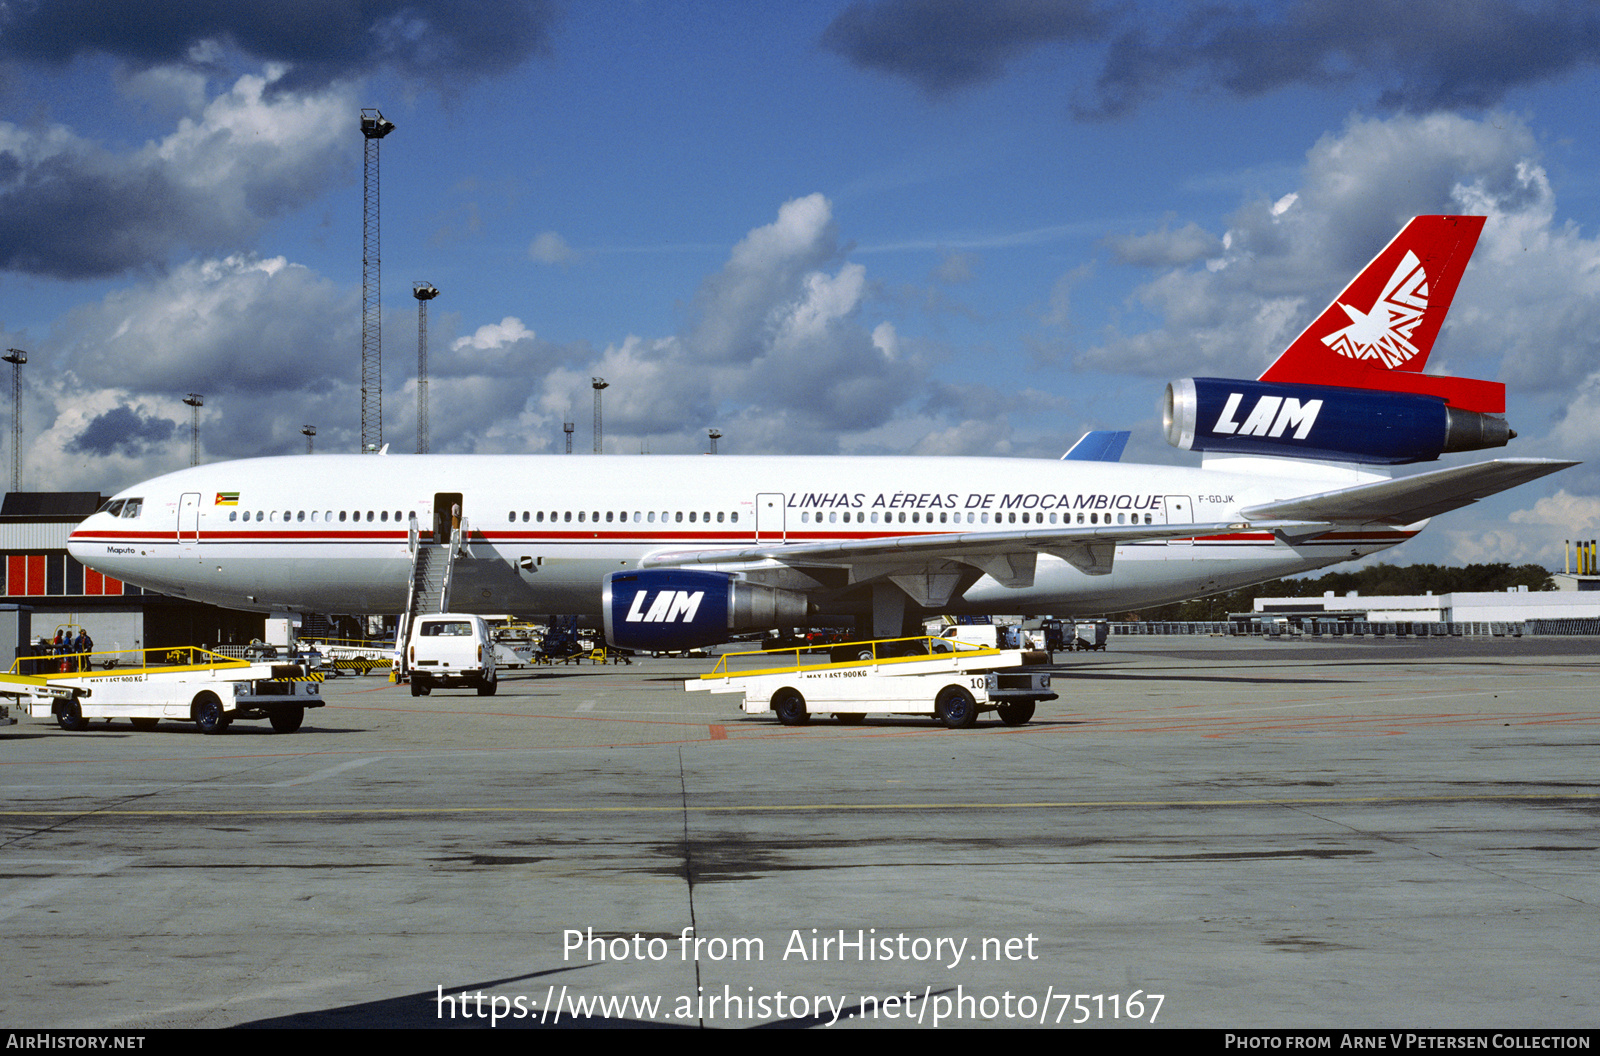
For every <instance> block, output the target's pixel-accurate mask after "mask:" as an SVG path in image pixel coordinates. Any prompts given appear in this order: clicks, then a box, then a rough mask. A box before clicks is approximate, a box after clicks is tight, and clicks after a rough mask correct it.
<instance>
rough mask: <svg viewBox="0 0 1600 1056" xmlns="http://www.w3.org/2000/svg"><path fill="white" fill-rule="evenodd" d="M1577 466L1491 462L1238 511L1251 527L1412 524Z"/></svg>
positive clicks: (1534, 460)
mask: <svg viewBox="0 0 1600 1056" xmlns="http://www.w3.org/2000/svg"><path fill="white" fill-rule="evenodd" d="M1577 464H1578V463H1576V462H1563V461H1560V460H1557V459H1546V458H1504V459H1496V460H1495V461H1493V462H1477V463H1474V464H1473V465H1470V466H1453V467H1451V468H1449V469H1436V470H1433V471H1432V472H1429V473H1418V474H1416V475H1415V476H1410V477H1398V478H1396V479H1394V480H1379V481H1374V482H1373V483H1370V484H1357V485H1356V486H1355V487H1351V488H1341V489H1339V490H1338V491H1325V492H1322V493H1321V494H1318V495H1307V496H1304V497H1302V498H1297V499H1284V500H1283V501H1281V502H1268V503H1264V504H1262V505H1260V506H1251V507H1249V508H1248V509H1246V510H1243V511H1242V512H1243V514H1244V516H1245V517H1247V518H1249V519H1250V520H1251V521H1252V522H1259V521H1262V520H1286V521H1321V522H1326V523H1329V524H1414V523H1416V522H1417V521H1422V520H1426V519H1427V518H1429V517H1434V516H1437V515H1438V514H1441V513H1447V512H1449V511H1450V510H1456V509H1460V508H1461V507H1463V506H1470V505H1472V504H1473V503H1474V502H1477V501H1478V500H1479V499H1483V498H1487V497H1488V496H1490V495H1495V494H1498V493H1499V492H1502V491H1505V490H1507V489H1509V488H1514V487H1516V486H1517V485H1518V484H1526V483H1527V482H1528V481H1530V480H1537V479H1538V478H1540V477H1543V476H1546V475H1548V474H1551V473H1555V472H1558V471H1560V470H1563V469H1567V468H1568V467H1570V466H1575V465H1577Z"/></svg>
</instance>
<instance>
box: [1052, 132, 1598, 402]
mask: <svg viewBox="0 0 1600 1056" xmlns="http://www.w3.org/2000/svg"><path fill="white" fill-rule="evenodd" d="M1536 154H1537V145H1536V144H1535V142H1534V139H1533V135H1532V133H1531V132H1530V131H1529V130H1528V128H1527V126H1526V125H1525V124H1524V123H1522V122H1521V121H1519V120H1517V119H1515V118H1511V117H1505V116H1496V117H1493V118H1491V119H1488V120H1484V121H1474V120H1471V119H1468V118H1464V117H1460V116H1457V115H1451V114H1431V115H1428V116H1425V117H1410V116H1398V117H1393V118H1388V119H1359V118H1358V119H1353V120H1352V121H1351V122H1350V123H1349V124H1348V125H1346V127H1345V128H1344V129H1342V130H1341V131H1339V132H1337V133H1331V134H1329V135H1326V136H1324V137H1322V138H1321V139H1320V140H1319V141H1318V142H1317V143H1316V145H1315V146H1313V147H1312V149H1311V150H1310V151H1309V152H1307V155H1306V164H1305V166H1304V168H1303V170H1302V173H1301V183H1300V186H1299V187H1298V188H1296V189H1295V190H1294V192H1293V193H1292V194H1286V195H1283V196H1282V197H1280V198H1278V199H1276V200H1269V199H1260V200H1257V201H1253V202H1249V203H1246V204H1245V205H1244V206H1243V207H1242V208H1240V209H1239V210H1238V211H1237V212H1236V213H1235V214H1234V215H1233V216H1232V217H1230V218H1229V223H1228V227H1227V229H1226V230H1225V231H1223V232H1221V233H1220V234H1210V233H1208V232H1205V231H1204V230H1202V229H1201V228H1200V227H1199V226H1198V225H1197V224H1194V223H1188V224H1185V225H1184V226H1182V227H1181V228H1179V229H1178V230H1176V231H1173V230H1170V228H1171V224H1170V223H1169V224H1167V225H1164V226H1163V228H1162V229H1160V230H1158V231H1153V232H1150V233H1147V234H1143V235H1129V236H1121V237H1119V238H1116V239H1112V240H1110V242H1109V243H1108V244H1109V245H1110V246H1111V248H1112V249H1113V251H1114V252H1116V253H1117V254H1118V256H1119V257H1120V258H1121V259H1123V260H1124V261H1125V262H1129V263H1134V262H1137V263H1141V264H1143V265H1144V266H1147V267H1150V268H1151V269H1152V271H1153V272H1154V273H1155V274H1154V275H1153V276H1152V277H1151V278H1150V279H1149V280H1148V281H1147V282H1145V283H1143V284H1141V285H1140V286H1139V287H1138V288H1137V289H1136V290H1135V292H1134V294H1133V298H1132V300H1131V302H1130V304H1129V308H1130V311H1129V313H1128V319H1127V320H1126V321H1125V322H1123V323H1122V324H1120V325H1119V326H1118V327H1117V328H1116V329H1114V330H1112V331H1110V332H1108V333H1107V335H1106V336H1105V340H1104V342H1103V343H1102V344H1100V345H1099V346H1098V347H1095V348H1091V349H1088V350H1085V351H1084V352H1082V353H1081V354H1080V355H1079V356H1078V363H1079V365H1080V366H1083V367H1089V368H1093V369H1101V370H1118V371H1122V372H1137V373H1144V374H1148V375H1151V376H1166V375H1169V374H1171V373H1172V371H1173V369H1174V368H1173V364H1174V363H1181V364H1183V367H1182V369H1183V370H1184V371H1185V372H1193V373H1222V374H1232V375H1235V376H1246V375H1248V376H1254V375H1255V374H1259V373H1260V372H1261V371H1262V370H1263V369H1265V368H1266V366H1267V364H1268V363H1270V362H1271V360H1272V359H1273V358H1274V357H1275V356H1276V355H1277V354H1278V353H1279V352H1281V351H1282V350H1283V349H1284V348H1285V347H1287V346H1288V344H1289V342H1290V341H1291V340H1293V338H1294V337H1295V335H1296V334H1298V333H1299V332H1300V331H1301V330H1302V329H1304V327H1305V326H1306V325H1307V324H1308V323H1310V321H1311V320H1312V318H1314V317H1315V315H1316V313H1317V312H1319V311H1321V309H1322V308H1323V307H1325V306H1326V305H1327V304H1328V303H1329V301H1330V300H1331V299H1332V298H1333V297H1334V296H1335V295H1336V294H1337V293H1338V292H1339V290H1340V289H1342V288H1343V286H1344V284H1345V283H1347V282H1348V281H1349V280H1350V278H1351V277H1353V276H1354V275H1355V274H1356V272H1357V271H1359V270H1360V269H1361V268H1362V267H1363V266H1365V265H1366V264H1367V262H1368V261H1370V260H1371V259H1372V258H1373V257H1374V256H1376V255H1377V253H1378V251H1379V250H1381V249H1382V248H1383V247H1384V245H1386V244H1387V243H1388V241H1389V240H1390V239H1391V238H1393V237H1394V234H1395V232H1396V231H1398V230H1399V229H1400V227H1401V226H1402V225H1403V224H1404V223H1405V222H1406V221H1407V220H1409V219H1410V218H1411V217H1413V216H1416V215H1419V214H1424V213H1460V212H1469V213H1478V214H1481V215H1486V216H1488V217H1489V218H1490V220H1489V224H1488V226H1487V229H1486V231H1485V234H1484V237H1483V240H1482V243H1481V246H1482V248H1480V250H1479V252H1478V255H1477V256H1476V257H1475V258H1474V262H1473V265H1472V267H1471V268H1469V269H1468V271H1467V277H1468V278H1467V281H1466V282H1464V283H1463V285H1462V289H1461V292H1460V293H1459V294H1458V295H1457V298H1456V308H1455V311H1454V312H1453V313H1452V315H1451V318H1450V322H1449V323H1447V324H1446V325H1447V329H1446V331H1445V338H1444V339H1442V340H1441V342H1440V348H1439V351H1438V352H1436V353H1435V355H1436V357H1437V358H1436V360H1435V361H1433V367H1434V368H1435V369H1437V368H1439V367H1441V366H1443V365H1444V364H1446V363H1449V364H1450V365H1451V366H1452V368H1453V369H1454V370H1455V372H1456V373H1462V372H1465V371H1466V370H1467V369H1468V368H1470V369H1478V370H1480V371H1482V372H1484V373H1486V374H1487V375H1493V374H1494V373H1496V372H1497V371H1498V370H1499V369H1500V367H1501V363H1500V361H1499V358H1498V356H1497V355H1496V358H1495V359H1494V361H1493V362H1487V361H1485V357H1487V356H1489V355H1490V354H1491V351H1492V350H1493V349H1502V350H1503V349H1505V348H1506V347H1507V342H1508V341H1511V340H1512V337H1513V331H1514V330H1519V329H1520V330H1521V331H1522V332H1521V335H1520V336H1517V338H1516V340H1515V341H1512V347H1513V348H1521V347H1524V346H1527V345H1529V344H1530V343H1531V344H1535V345H1537V344H1541V343H1542V344H1544V345H1545V346H1546V347H1552V346H1555V345H1560V344H1562V343H1570V342H1571V337H1570V336H1559V338H1558V335H1561V334H1562V331H1559V330H1557V329H1555V328H1554V327H1553V326H1552V325H1551V322H1550V321H1546V322H1540V321H1539V314H1540V304H1541V302H1542V301H1544V300H1545V297H1541V296H1539V295H1538V294H1537V293H1536V290H1535V288H1536V287H1539V285H1540V283H1541V280H1546V281H1547V280H1549V279H1551V278H1553V272H1551V271H1547V270H1546V266H1547V265H1549V266H1552V267H1570V266H1571V265H1572V264H1573V263H1574V261H1573V260H1571V259H1569V260H1567V261H1565V262H1562V261H1559V260H1557V259H1555V258H1547V260H1546V261H1544V262H1534V261H1532V260H1531V259H1530V255H1529V254H1526V253H1518V254H1511V253H1510V250H1509V246H1510V245H1511V244H1512V243H1513V242H1517V243H1519V244H1527V239H1528V238H1530V237H1531V236H1532V233H1533V232H1540V233H1543V234H1542V235H1541V237H1543V235H1552V234H1555V232H1553V231H1552V226H1551V216H1552V213H1551V209H1552V204H1551V199H1550V191H1549V186H1548V181H1547V180H1546V179H1545V177H1544V174H1543V172H1542V170H1540V169H1539V168H1538V166H1537V164H1535V162H1534V159H1535V156H1536ZM1563 237H1570V238H1573V239H1575V238H1576V237H1577V236H1576V235H1574V234H1571V233H1568V235H1567V236H1563ZM1213 254H1214V255H1213ZM1580 255H1581V254H1580ZM1513 256H1515V257H1516V258H1517V259H1515V260H1512V259H1511V258H1512V257H1513ZM1517 269H1522V270H1521V272H1520V274H1515V273H1516V272H1517ZM1469 284H1470V285H1469ZM1508 284H1509V287H1510V288H1524V289H1526V291H1527V298H1528V301H1527V305H1526V307H1522V308H1519V307H1518V306H1517V305H1516V304H1515V303H1513V302H1514V301H1515V298H1512V297H1505V296H1503V295H1498V294H1492V291H1493V290H1494V289H1497V288H1505V287H1507V285H1508ZM1555 285H1556V286H1557V287H1559V288H1561V289H1565V290H1570V288H1571V287H1570V283H1569V282H1565V281H1563V282H1560V283H1556V284H1555ZM1469 294H1470V296H1469ZM1546 296H1549V294H1546ZM1556 296H1558V297H1559V296H1561V295H1560V294H1556ZM1475 298H1485V300H1480V302H1479V304H1480V307H1479V311H1478V313H1477V314H1474V312H1473V310H1472V309H1471V308H1469V307H1467V305H1468V304H1469V303H1470V302H1472V301H1473V300H1474V299H1475ZM1582 300H1583V299H1582V298H1577V297H1568V298H1564V301H1565V303H1566V304H1567V305H1568V307H1569V309H1575V307H1576V306H1577V305H1578V304H1580V303H1581V302H1582ZM1545 308H1546V310H1547V309H1548V306H1547V305H1546V306H1545ZM1489 312H1492V313H1495V314H1496V315H1497V316H1498V318H1497V319H1493V320H1491V319H1486V318H1485V313H1489ZM1464 320H1465V323H1464ZM1151 322H1153V323H1154V325H1148V324H1150V323H1151ZM1141 324H1144V328H1143V329H1138V327H1139V326H1140V325H1141ZM1468 324H1470V325H1468ZM1480 324H1487V325H1480ZM1468 332H1470V333H1471V334H1472V336H1471V337H1470V338H1463V337H1462V336H1460V335H1463V334H1466V333H1468ZM1578 358H1581V356H1580V357H1578ZM1546 367H1548V364H1546Z"/></svg>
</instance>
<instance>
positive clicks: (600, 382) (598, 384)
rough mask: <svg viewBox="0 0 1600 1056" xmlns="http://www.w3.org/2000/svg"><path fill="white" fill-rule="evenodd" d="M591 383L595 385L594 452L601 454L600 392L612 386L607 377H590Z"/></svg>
mask: <svg viewBox="0 0 1600 1056" xmlns="http://www.w3.org/2000/svg"><path fill="white" fill-rule="evenodd" d="M589 384H590V385H592V386H593V387H594V453H595V454H597V455H598V454H600V453H601V451H602V450H603V447H604V445H603V444H602V443H601V437H602V433H601V430H600V392H601V390H603V389H606V388H608V387H609V386H610V384H611V383H610V382H608V381H606V379H605V378H590V379H589Z"/></svg>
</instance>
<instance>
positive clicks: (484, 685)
mask: <svg viewBox="0 0 1600 1056" xmlns="http://www.w3.org/2000/svg"><path fill="white" fill-rule="evenodd" d="M497 685H499V683H498V682H496V681H494V680H493V679H490V680H489V681H488V682H479V683H478V696H480V697H492V696H494V689H495V686H497Z"/></svg>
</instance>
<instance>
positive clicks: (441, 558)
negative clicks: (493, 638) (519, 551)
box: [395, 519, 468, 676]
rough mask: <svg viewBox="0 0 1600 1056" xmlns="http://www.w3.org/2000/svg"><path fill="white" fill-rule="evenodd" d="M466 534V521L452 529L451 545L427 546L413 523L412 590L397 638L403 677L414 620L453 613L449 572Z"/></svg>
mask: <svg viewBox="0 0 1600 1056" xmlns="http://www.w3.org/2000/svg"><path fill="white" fill-rule="evenodd" d="M467 531H468V529H467V522H466V520H465V519H463V520H462V521H461V523H460V525H459V526H457V527H454V528H452V529H451V530H450V539H449V541H448V542H444V543H428V542H424V541H423V540H422V535H421V533H420V532H419V531H418V530H417V525H416V522H415V521H413V522H412V523H411V530H410V532H409V533H408V536H407V540H406V542H407V545H408V546H409V548H410V550H411V587H410V589H409V590H408V591H407V594H406V611H405V614H404V615H403V616H402V617H401V619H400V626H399V628H398V629H397V631H398V633H397V635H396V637H395V655H397V656H398V657H400V661H399V662H400V664H401V665H402V670H401V672H400V674H401V675H402V676H403V675H404V674H405V672H404V670H403V667H404V664H405V643H406V641H407V639H408V638H409V637H410V634H411V624H412V621H413V620H415V619H416V618H417V617H418V616H429V615H433V614H435V613H440V612H449V611H450V573H451V572H452V570H453V569H454V567H455V562H456V558H457V557H459V556H460V555H461V543H462V540H463V539H465V538H466V537H467Z"/></svg>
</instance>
